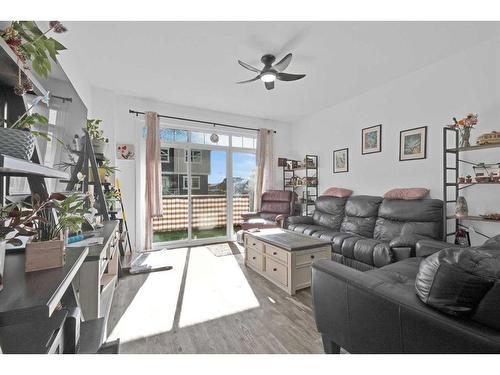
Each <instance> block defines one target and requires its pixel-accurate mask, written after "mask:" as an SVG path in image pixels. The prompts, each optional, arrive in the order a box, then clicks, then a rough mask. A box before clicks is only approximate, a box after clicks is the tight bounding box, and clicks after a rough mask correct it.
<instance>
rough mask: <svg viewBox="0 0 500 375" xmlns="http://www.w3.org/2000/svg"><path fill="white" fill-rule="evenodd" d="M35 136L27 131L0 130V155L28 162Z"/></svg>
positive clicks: (33, 147)
mask: <svg viewBox="0 0 500 375" xmlns="http://www.w3.org/2000/svg"><path fill="white" fill-rule="evenodd" d="M34 150H35V136H34V135H33V134H31V132H30V131H28V130H20V129H9V128H0V154H4V155H9V156H12V157H15V158H19V159H25V160H30V159H31V156H32V155H33V151H34Z"/></svg>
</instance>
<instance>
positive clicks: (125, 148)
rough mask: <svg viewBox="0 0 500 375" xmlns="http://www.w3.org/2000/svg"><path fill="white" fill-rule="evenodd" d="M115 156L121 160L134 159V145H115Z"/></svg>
mask: <svg viewBox="0 0 500 375" xmlns="http://www.w3.org/2000/svg"><path fill="white" fill-rule="evenodd" d="M116 158H117V159H121V160H134V159H135V147H134V145H133V144H124V143H119V144H117V145H116Z"/></svg>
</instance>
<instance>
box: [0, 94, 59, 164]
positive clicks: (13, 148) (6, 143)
mask: <svg viewBox="0 0 500 375" xmlns="http://www.w3.org/2000/svg"><path fill="white" fill-rule="evenodd" d="M40 102H42V103H45V104H48V103H49V93H48V92H47V94H46V95H44V96H37V97H36V98H35V99H34V100H33V103H32V104H31V106H30V107H29V108H28V109H27V110H26V112H24V113H23V114H22V115H21V116H19V118H18V119H17V120H16V121H15V122H14V123H12V124H9V123H8V122H7V120H0V124H1V125H3V123H5V124H6V125H7V127H5V128H4V127H1V126H0V154H5V155H9V156H13V157H15V158H19V159H25V160H30V159H31V156H32V155H33V151H34V150H35V137H42V138H45V139H46V140H47V141H50V140H51V139H50V136H49V135H48V133H45V132H40V131H35V130H32V127H33V125H35V124H41V125H48V120H47V118H46V117H44V116H42V115H40V114H38V113H31V114H30V112H31V110H32V109H33V108H34V107H36V106H37V105H38V104H39V103H40Z"/></svg>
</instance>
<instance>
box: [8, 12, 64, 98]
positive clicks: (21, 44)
mask: <svg viewBox="0 0 500 375" xmlns="http://www.w3.org/2000/svg"><path fill="white" fill-rule="evenodd" d="M66 31H67V29H66V28H65V27H64V26H63V25H62V24H61V22H59V21H50V22H49V28H48V29H47V30H46V31H42V30H40V28H39V27H38V26H37V25H36V23H35V21H12V22H11V23H10V25H9V27H7V28H6V29H5V30H2V31H0V36H1V37H2V38H3V39H4V40H5V42H6V43H7V44H8V46H9V47H10V48H11V49H12V51H13V52H14V53H15V54H16V56H17V58H18V61H19V62H21V63H22V64H23V65H24V66H23V67H24V69H30V67H29V65H28V62H31V68H32V69H33V70H34V71H35V72H36V73H37V74H38V75H40V76H41V77H44V78H47V76H48V75H49V73H50V71H51V70H52V63H51V62H50V60H51V59H52V60H53V61H54V62H57V55H58V54H59V51H62V50H65V49H66V47H64V46H63V45H62V44H61V43H59V42H58V41H57V40H56V39H54V38H52V37H48V36H47V35H48V34H49V33H50V32H54V33H64V32H66ZM19 76H20V80H19V82H18V84H17V86H16V87H15V92H16V94H17V95H23V94H24V93H25V92H26V91H30V89H31V88H30V85H31V84H30V83H29V82H22V80H21V78H22V77H21V74H19Z"/></svg>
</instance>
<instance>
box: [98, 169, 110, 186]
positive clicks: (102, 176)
mask: <svg viewBox="0 0 500 375" xmlns="http://www.w3.org/2000/svg"><path fill="white" fill-rule="evenodd" d="M97 172H98V173H99V180H100V181H101V183H102V182H107V181H106V180H107V178H108V177H107V176H106V169H105V168H100V167H99V168H97Z"/></svg>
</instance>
